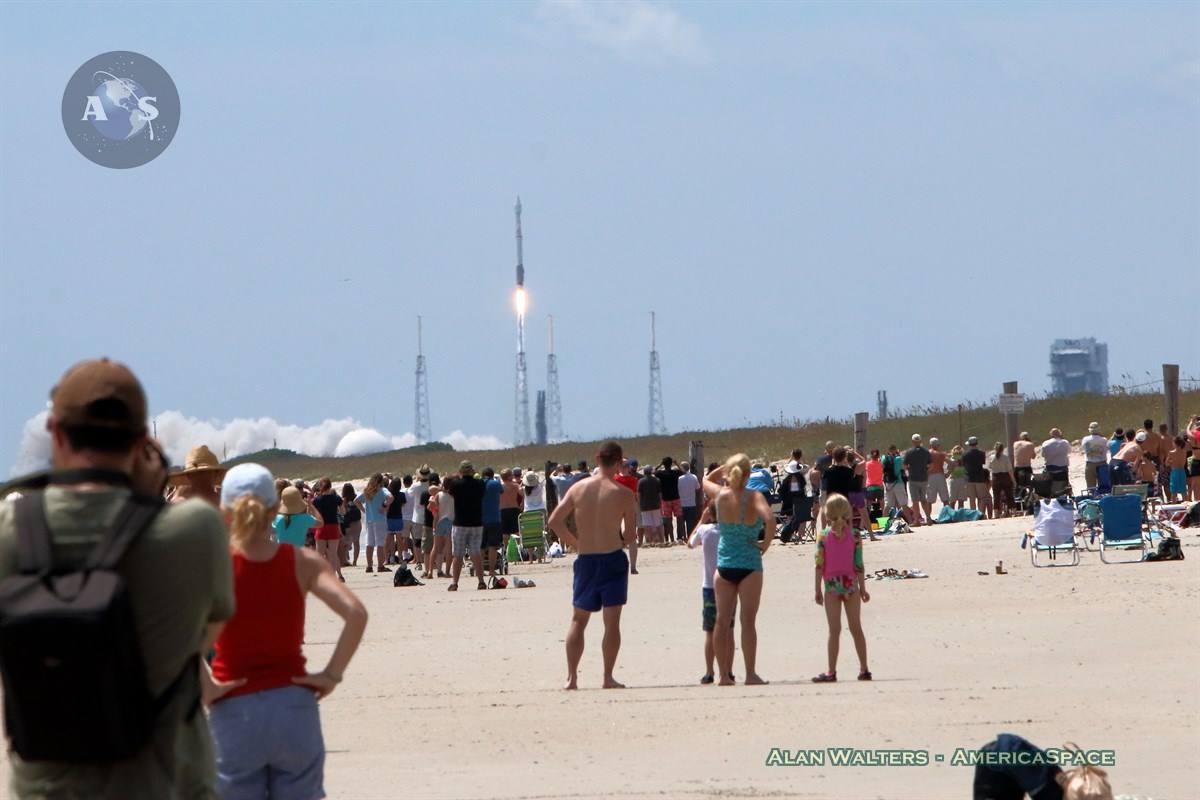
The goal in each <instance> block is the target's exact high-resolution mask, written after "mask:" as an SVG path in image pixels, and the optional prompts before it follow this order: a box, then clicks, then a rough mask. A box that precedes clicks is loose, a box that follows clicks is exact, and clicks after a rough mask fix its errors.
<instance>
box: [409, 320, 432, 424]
mask: <svg viewBox="0 0 1200 800" xmlns="http://www.w3.org/2000/svg"><path fill="white" fill-rule="evenodd" d="M415 384H416V386H415V388H416V391H415V399H414V400H413V419H414V423H413V424H414V425H415V426H416V431H415V433H416V437H417V444H425V443H426V442H428V441H429V439H430V437H431V436H433V431H432V430H431V426H430V424H429V381H428V378H427V376H426V375H425V353H424V351H423V350H422V346H421V318H420V317H417V379H416V382H415Z"/></svg>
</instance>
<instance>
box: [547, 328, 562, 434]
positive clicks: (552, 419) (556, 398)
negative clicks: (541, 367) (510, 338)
mask: <svg viewBox="0 0 1200 800" xmlns="http://www.w3.org/2000/svg"><path fill="white" fill-rule="evenodd" d="M547 319H548V321H549V328H550V350H549V352H548V353H547V355H546V437H547V439H549V440H550V441H552V442H559V441H562V438H563V423H562V395H561V394H559V391H558V356H556V355H555V354H554V317H548V318H547Z"/></svg>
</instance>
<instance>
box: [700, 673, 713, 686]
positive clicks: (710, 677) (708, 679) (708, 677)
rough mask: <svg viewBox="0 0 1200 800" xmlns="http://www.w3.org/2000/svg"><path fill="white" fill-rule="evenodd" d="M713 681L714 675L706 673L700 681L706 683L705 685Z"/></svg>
mask: <svg viewBox="0 0 1200 800" xmlns="http://www.w3.org/2000/svg"><path fill="white" fill-rule="evenodd" d="M712 682H713V676H712V675H705V676H704V677H703V678H701V679H700V683H702V684H704V685H708V684H710V683H712Z"/></svg>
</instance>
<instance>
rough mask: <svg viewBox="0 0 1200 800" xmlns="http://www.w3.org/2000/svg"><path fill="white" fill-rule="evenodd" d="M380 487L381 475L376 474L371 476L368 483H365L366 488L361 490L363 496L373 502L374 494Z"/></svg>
mask: <svg viewBox="0 0 1200 800" xmlns="http://www.w3.org/2000/svg"><path fill="white" fill-rule="evenodd" d="M382 485H383V473H382V472H376V473H375V474H374V475H372V476H371V479H370V480H369V481H367V488H365V489H363V494H365V495H366V496H367V499H368V500H374V499H375V494H376V493H377V492H378V491H379V487H380V486H382Z"/></svg>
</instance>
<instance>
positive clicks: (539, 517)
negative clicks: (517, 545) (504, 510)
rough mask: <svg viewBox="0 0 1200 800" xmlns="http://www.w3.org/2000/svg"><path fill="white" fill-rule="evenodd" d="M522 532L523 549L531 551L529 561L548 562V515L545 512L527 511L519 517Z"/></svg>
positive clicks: (518, 527)
mask: <svg viewBox="0 0 1200 800" xmlns="http://www.w3.org/2000/svg"><path fill="white" fill-rule="evenodd" d="M517 529H518V530H519V531H520V532H521V549H522V550H527V551H529V559H530V560H531V561H532V560H533V559H534V558H536V559H537V560H538V561H539V562H541V561H545V560H546V514H545V512H544V511H525V512H522V513H521V515H520V516H519V517H517Z"/></svg>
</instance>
